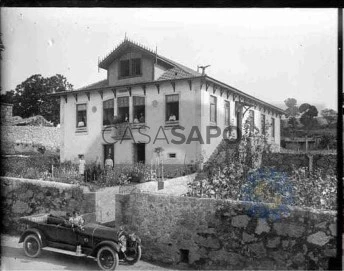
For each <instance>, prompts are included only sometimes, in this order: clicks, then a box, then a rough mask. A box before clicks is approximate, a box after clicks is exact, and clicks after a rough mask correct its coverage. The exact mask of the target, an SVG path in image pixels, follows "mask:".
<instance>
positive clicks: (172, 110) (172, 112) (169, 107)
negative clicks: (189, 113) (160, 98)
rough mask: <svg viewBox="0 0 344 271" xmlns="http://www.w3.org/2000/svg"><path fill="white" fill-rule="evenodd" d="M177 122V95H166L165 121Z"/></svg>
mask: <svg viewBox="0 0 344 271" xmlns="http://www.w3.org/2000/svg"><path fill="white" fill-rule="evenodd" d="M177 120H179V95H178V94H173V95H166V121H177Z"/></svg>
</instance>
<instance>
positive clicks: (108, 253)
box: [97, 246, 119, 270]
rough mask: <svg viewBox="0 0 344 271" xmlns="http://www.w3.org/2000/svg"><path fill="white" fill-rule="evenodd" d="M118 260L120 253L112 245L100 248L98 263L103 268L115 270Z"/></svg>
mask: <svg viewBox="0 0 344 271" xmlns="http://www.w3.org/2000/svg"><path fill="white" fill-rule="evenodd" d="M118 262H119V258H118V254H117V252H116V251H115V250H114V249H113V248H112V247H109V246H103V247H101V248H100V249H99V250H98V253H97V263H98V266H99V267H100V269H101V270H115V269H116V267H117V266H118Z"/></svg>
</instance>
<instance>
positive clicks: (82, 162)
mask: <svg viewBox="0 0 344 271" xmlns="http://www.w3.org/2000/svg"><path fill="white" fill-rule="evenodd" d="M79 157H80V159H79V174H80V175H81V176H82V177H84V176H85V166H86V161H85V158H84V155H83V154H81V155H80V156H79Z"/></svg>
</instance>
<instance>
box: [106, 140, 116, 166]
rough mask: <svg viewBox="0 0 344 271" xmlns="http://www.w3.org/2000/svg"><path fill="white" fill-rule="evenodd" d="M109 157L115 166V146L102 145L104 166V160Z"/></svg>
mask: <svg viewBox="0 0 344 271" xmlns="http://www.w3.org/2000/svg"><path fill="white" fill-rule="evenodd" d="M109 156H110V158H111V159H112V161H113V163H114V164H115V145H114V144H106V145H104V165H105V160H106V159H107V158H108V157H109Z"/></svg>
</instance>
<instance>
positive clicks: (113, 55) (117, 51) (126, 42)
mask: <svg viewBox="0 0 344 271" xmlns="http://www.w3.org/2000/svg"><path fill="white" fill-rule="evenodd" d="M127 46H132V47H134V48H137V49H138V50H141V51H144V52H146V53H147V54H150V55H151V56H152V57H156V58H157V59H158V60H160V61H162V62H165V63H168V64H169V65H171V66H174V68H179V69H180V70H182V71H184V72H185V73H188V74H189V77H192V76H202V74H201V73H199V72H196V71H194V70H193V69H190V68H188V67H186V66H184V65H182V64H179V63H177V62H175V61H173V60H171V59H168V58H166V57H163V56H161V55H158V54H156V53H155V52H154V51H153V50H151V49H149V48H147V47H146V46H143V45H141V44H138V43H136V42H134V41H131V40H129V39H127V38H126V39H125V40H124V41H123V42H121V43H120V44H119V45H118V46H117V47H116V48H115V49H114V50H113V51H112V52H110V53H109V54H108V55H107V56H106V57H105V58H104V59H103V60H101V61H100V63H99V67H100V68H103V69H106V68H107V67H108V65H110V63H111V62H112V61H113V60H114V59H115V58H116V57H117V55H118V54H120V53H121V52H122V50H124V49H125V48H127Z"/></svg>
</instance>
